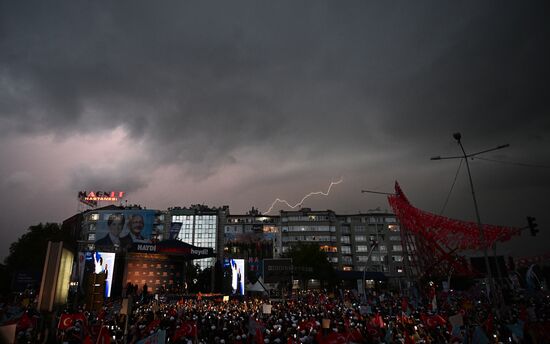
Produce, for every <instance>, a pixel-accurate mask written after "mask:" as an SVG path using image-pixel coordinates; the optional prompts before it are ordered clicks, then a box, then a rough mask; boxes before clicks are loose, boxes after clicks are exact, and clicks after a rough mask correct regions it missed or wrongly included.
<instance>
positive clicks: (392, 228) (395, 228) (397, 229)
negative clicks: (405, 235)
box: [388, 225, 400, 232]
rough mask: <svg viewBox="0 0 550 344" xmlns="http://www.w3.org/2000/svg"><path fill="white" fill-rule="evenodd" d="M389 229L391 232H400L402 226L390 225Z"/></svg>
mask: <svg viewBox="0 0 550 344" xmlns="http://www.w3.org/2000/svg"><path fill="white" fill-rule="evenodd" d="M388 230H389V231H390V232H399V230H400V228H399V225H388Z"/></svg>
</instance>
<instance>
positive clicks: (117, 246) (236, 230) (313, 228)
mask: <svg viewBox="0 0 550 344" xmlns="http://www.w3.org/2000/svg"><path fill="white" fill-rule="evenodd" d="M64 228H65V229H66V230H68V231H70V232H71V233H73V235H74V236H75V239H76V240H77V242H78V251H79V252H84V253H85V252H94V251H101V252H106V253H109V252H111V253H116V254H117V261H118V262H119V263H117V264H123V265H124V264H125V266H118V265H117V267H116V270H119V271H124V272H120V276H122V277H120V278H121V280H122V281H124V283H126V281H133V283H135V281H139V283H144V282H143V281H144V280H145V281H146V282H147V283H151V282H150V281H151V280H153V281H154V283H155V285H156V284H159V283H160V285H162V284H163V283H164V282H163V281H164V279H162V278H157V277H155V279H152V277H151V276H148V277H147V278H144V277H143V276H141V275H143V274H144V272H146V271H145V270H143V269H144V264H143V263H139V261H138V260H136V259H137V258H136V257H138V256H139V257H138V258H139V259H142V258H143V257H142V256H143V255H144V254H145V255H146V254H149V253H147V252H143V251H139V250H156V249H158V247H160V246H162V245H156V246H158V247H156V248H153V247H152V246H155V244H156V243H162V242H165V241H167V240H168V241H169V240H171V239H172V242H174V241H173V239H177V241H179V242H183V243H185V244H189V245H192V246H193V247H198V248H209V249H211V250H213V252H214V255H215V257H212V254H209V255H208V256H210V257H212V258H203V259H195V260H193V264H198V265H199V266H200V268H201V269H204V268H208V267H212V266H214V264H215V263H216V261H219V262H223V261H224V259H225V258H234V259H244V260H245V262H246V270H247V272H248V276H251V275H250V273H251V272H252V273H256V274H257V275H259V274H260V273H261V263H262V260H263V259H266V258H278V257H281V256H282V255H284V254H285V253H287V252H289V250H290V249H291V248H292V247H293V246H295V245H297V244H299V243H303V242H306V243H314V244H317V245H319V247H320V249H321V250H322V251H324V252H326V254H327V257H328V260H329V261H330V262H331V263H332V264H333V266H334V267H335V269H336V270H339V271H344V272H345V271H356V272H357V271H364V270H366V271H377V272H382V273H384V274H385V276H387V277H388V278H389V279H390V280H392V279H393V280H399V279H401V278H404V277H405V270H406V264H405V263H408V262H409V260H408V259H407V258H406V252H405V250H404V249H405V247H404V245H403V244H402V242H403V240H402V236H401V234H402V233H401V231H400V226H399V223H398V222H397V219H396V217H395V215H394V214H391V213H388V212H380V211H370V212H367V213H358V214H350V215H342V214H336V213H335V212H334V211H331V210H322V211H316V210H311V209H309V208H302V209H300V210H296V211H281V212H280V213H279V214H278V215H271V216H267V215H262V214H260V213H259V212H258V211H257V210H255V209H254V208H252V210H251V211H249V212H248V213H246V214H244V215H232V214H230V212H229V207H228V206H223V207H219V208H216V207H212V208H211V207H208V206H204V205H192V206H190V207H188V208H185V207H183V208H182V207H173V208H169V209H167V210H163V211H160V210H150V209H144V208H142V207H140V206H129V207H128V206H126V207H123V206H108V207H103V208H99V209H90V210H87V211H85V212H82V213H80V214H77V215H75V216H73V217H71V218H69V219H67V220H66V221H65V222H64ZM117 236H118V239H117ZM130 237H132V238H131V239H132V240H131V242H132V243H133V245H134V246H132V247H130V246H128V245H127V241H125V238H128V240H129V239H130ZM373 242H376V245H375V246H374V249H372V252H371V248H372V247H373V245H372V244H373ZM136 243H137V244H140V243H143V244H144V245H141V246H142V247H141V248H139V247H136V246H135V244H136ZM147 245H150V246H147ZM136 250H138V251H139V252H137V251H136ZM164 253H165V254H167V252H166V251H165V252H164ZM408 253H409V254H410V253H411V252H408ZM86 257H88V256H86ZM132 257H134V258H132ZM147 257H149V256H147ZM147 257H146V258H143V259H149V258H151V257H149V258H147ZM151 259H152V258H151ZM176 260H177V259H176ZM132 264H133V265H132ZM139 264H141V265H139ZM151 264H152V263H150V264H148V265H151ZM155 264H156V265H155V266H156V268H157V269H160V268H159V266H161V267H162V269H163V270H162V271H160V270H159V271H156V272H153V274H157V272H158V273H159V274H161V276H162V274H167V276H166V277H165V279H166V280H168V282H169V283H172V280H173V281H174V282H173V283H176V282H177V281H178V279H177V278H176V277H178V271H177V269H178V268H177V266H179V265H178V264H175V265H174V264H172V265H173V266H172V265H170V264H171V263H166V264H165V263H162V262H160V261H159V262H157V263H155ZM130 265H132V266H130ZM138 265H139V266H138ZM165 265H166V266H165ZM138 268H139V269H138ZM148 268H150V267H149V266H148ZM165 268H166V269H167V270H166V269H165ZM134 270H135V271H134ZM138 270H139V271H138ZM142 270H143V271H142ZM136 273H139V274H140V277H139V278H137V277H131V278H130V275H132V276H133V275H136ZM147 274H149V275H150V272H147ZM172 275H173V276H175V277H174V278H171V277H170V276H172ZM136 276H137V275H136ZM155 276H156V275H155ZM157 279H158V280H159V281H160V282H159V283H157ZM180 280H181V278H180Z"/></svg>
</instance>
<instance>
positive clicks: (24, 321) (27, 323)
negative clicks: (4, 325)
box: [17, 313, 36, 331]
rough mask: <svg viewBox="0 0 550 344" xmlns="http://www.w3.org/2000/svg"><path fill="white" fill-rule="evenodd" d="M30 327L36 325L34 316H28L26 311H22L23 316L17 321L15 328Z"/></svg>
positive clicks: (24, 328) (22, 329) (23, 328)
mask: <svg viewBox="0 0 550 344" xmlns="http://www.w3.org/2000/svg"><path fill="white" fill-rule="evenodd" d="M30 327H32V328H35V327H36V318H34V317H30V316H29V314H28V313H24V314H23V316H22V317H21V318H19V320H18V321H17V329H18V330H21V331H24V330H26V329H28V328H30Z"/></svg>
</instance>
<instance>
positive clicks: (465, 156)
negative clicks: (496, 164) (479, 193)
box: [431, 133, 510, 300]
mask: <svg viewBox="0 0 550 344" xmlns="http://www.w3.org/2000/svg"><path fill="white" fill-rule="evenodd" d="M453 138H454V139H455V140H456V141H457V142H458V145H459V146H460V149H461V150H462V154H463V155H462V156H452V157H441V156H436V157H433V158H431V160H443V159H457V158H460V159H464V161H465V162H466V169H467V170H468V178H469V180H470V190H471V192H472V198H473V200H474V208H475V212H476V220H477V226H478V228H479V236H480V239H481V242H482V245H483V258H484V260H485V269H486V270H487V278H488V279H489V291H490V293H491V300H494V296H495V292H496V290H495V284H494V281H493V274H492V273H491V265H490V264H489V256H488V255H487V245H485V244H486V242H485V232H484V230H483V224H482V223H481V217H480V216H479V207H478V205H477V199H476V193H475V191H474V183H473V181H472V173H471V172H470V164H469V163H468V158H471V157H474V156H476V155H479V154H482V153H487V152H491V151H494V150H497V149H502V148H506V147H509V146H510V145H508V144H505V145H501V146H498V147H495V148H491V149H486V150H483V151H480V152H477V153H473V154H467V153H466V150H465V149H464V146H462V142H461V138H462V135H461V134H460V133H454V134H453ZM495 263H496V261H495Z"/></svg>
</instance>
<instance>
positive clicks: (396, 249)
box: [392, 245, 403, 251]
mask: <svg viewBox="0 0 550 344" xmlns="http://www.w3.org/2000/svg"><path fill="white" fill-rule="evenodd" d="M392 250H393V251H403V246H401V245H393V246H392Z"/></svg>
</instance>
